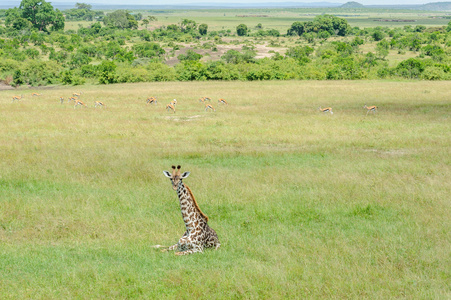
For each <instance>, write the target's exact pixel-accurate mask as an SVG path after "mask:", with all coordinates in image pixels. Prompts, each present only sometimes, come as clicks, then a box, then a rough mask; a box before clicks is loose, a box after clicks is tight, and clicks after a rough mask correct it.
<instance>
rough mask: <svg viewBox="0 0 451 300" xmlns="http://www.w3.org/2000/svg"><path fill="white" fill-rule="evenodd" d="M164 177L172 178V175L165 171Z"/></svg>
mask: <svg viewBox="0 0 451 300" xmlns="http://www.w3.org/2000/svg"><path fill="white" fill-rule="evenodd" d="M163 174H164V176H166V177H168V178H171V173H169V172H168V171H163Z"/></svg>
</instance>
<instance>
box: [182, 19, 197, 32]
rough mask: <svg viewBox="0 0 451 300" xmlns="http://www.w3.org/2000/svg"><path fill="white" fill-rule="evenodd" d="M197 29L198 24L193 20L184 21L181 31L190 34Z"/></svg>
mask: <svg viewBox="0 0 451 300" xmlns="http://www.w3.org/2000/svg"><path fill="white" fill-rule="evenodd" d="M196 28H197V24H196V22H195V21H193V20H188V19H183V21H182V23H181V24H180V29H181V30H182V32H189V31H191V30H195V29H196Z"/></svg>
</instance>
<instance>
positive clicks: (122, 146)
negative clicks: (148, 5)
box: [0, 81, 451, 299]
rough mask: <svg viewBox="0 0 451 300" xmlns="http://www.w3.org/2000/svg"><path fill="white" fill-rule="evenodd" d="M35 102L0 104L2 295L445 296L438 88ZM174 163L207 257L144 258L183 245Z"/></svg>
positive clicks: (445, 201)
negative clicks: (150, 101) (208, 102)
mask: <svg viewBox="0 0 451 300" xmlns="http://www.w3.org/2000/svg"><path fill="white" fill-rule="evenodd" d="M74 89H76V90H74ZM78 89H79V90H78ZM80 91H81V92H82V94H81V97H80V100H82V101H83V102H85V103H86V104H87V105H88V107H76V108H74V106H73V103H68V102H67V98H68V97H69V96H71V95H72V93H74V92H80ZM32 92H34V90H32V89H23V90H15V91H1V92H0V126H1V127H0V128H1V131H0V298H2V299H27V298H28V299H87V298H89V299H92V298H120V299H128V298H146V299H156V298H183V299H185V298H200V299H231V298H232V299H235V298H251V299H252V298H254V299H255V298H266V299H269V298H271V299H282V298H286V299H293V298H354V299H357V298H358V299H362V298H367V299H389V298H407V299H412V298H415V299H447V298H450V297H451V271H450V270H451V236H450V232H451V217H450V216H451V207H450V192H451V189H450V185H451V170H450V165H451V159H450V155H449V154H450V145H451V122H450V114H451V98H450V97H451V94H450V82H449V81H448V82H447V81H440V82H428V81H412V82H409V81H396V82H394V81H266V82H214V81H213V82H208V83H206V82H178V83H174V82H167V83H141V84H117V85H110V86H98V85H85V86H82V87H54V88H47V89H39V90H36V92H38V93H40V94H42V95H40V96H36V97H32V96H31V93H32ZM14 94H19V95H20V94H23V95H24V97H23V98H22V99H21V100H20V101H14V102H12V101H11V100H12V96H13V95H14ZM61 96H62V97H64V98H65V102H64V103H63V104H60V100H59V98H60V97H61ZM150 96H155V97H156V98H157V100H158V104H157V105H147V104H146V98H147V97H150ZM204 96H208V97H210V98H211V99H212V105H213V106H214V107H215V108H216V111H208V112H207V111H205V109H204V105H203V104H202V103H200V102H199V100H198V99H199V98H200V97H204ZM219 98H224V99H226V100H227V101H228V103H229V105H220V104H219V103H218V102H217V100H218V99H219ZM173 99H177V106H176V112H175V113H173V112H168V111H166V110H165V105H166V104H167V103H169V101H171V100H173ZM94 101H102V102H104V103H105V105H106V106H105V107H103V108H99V107H98V108H94ZM365 104H366V105H368V106H370V105H376V106H378V111H377V112H376V113H368V114H367V111H366V109H365V108H363V106H364V105H365ZM320 106H321V107H328V106H330V107H332V109H333V111H334V114H324V113H321V112H320V111H319V109H318V107H320ZM171 165H181V166H182V170H183V171H190V172H191V175H190V177H189V178H187V179H185V181H184V182H185V184H187V185H188V186H189V187H190V188H191V190H192V191H193V193H194V196H195V197H196V199H197V202H198V203H199V206H200V207H201V209H202V210H203V212H204V213H205V214H206V215H207V216H208V217H209V218H210V221H209V225H210V226H211V227H212V228H214V229H215V230H216V232H217V233H218V236H219V239H220V241H221V244H222V245H221V247H220V248H219V249H218V250H217V251H214V250H205V251H204V253H199V254H193V255H189V256H183V257H177V256H175V255H174V254H173V253H162V252H160V251H159V249H155V248H152V246H153V245H156V244H160V245H168V246H169V245H172V244H174V243H176V242H177V240H178V239H179V238H180V237H181V235H182V234H183V232H184V224H183V221H182V218H181V214H180V208H179V204H178V199H177V196H176V193H175V192H174V191H173V190H172V188H171V186H170V182H169V181H168V179H167V178H165V177H164V175H163V173H162V171H163V170H170V168H171Z"/></svg>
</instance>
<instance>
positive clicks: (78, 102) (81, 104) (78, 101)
mask: <svg viewBox="0 0 451 300" xmlns="http://www.w3.org/2000/svg"><path fill="white" fill-rule="evenodd" d="M77 105H80V106H84V107H88V106H87V105H86V104H84V103H83V102H82V101H80V100H75V105H74V109H75V107H77Z"/></svg>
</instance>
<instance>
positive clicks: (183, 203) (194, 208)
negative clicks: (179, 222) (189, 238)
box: [177, 182, 208, 231]
mask: <svg viewBox="0 0 451 300" xmlns="http://www.w3.org/2000/svg"><path fill="white" fill-rule="evenodd" d="M177 195H178V197H179V201H180V210H181V212H182V217H183V221H184V222H185V226H186V229H187V230H188V231H192V230H196V229H197V228H198V227H199V226H200V225H202V224H204V223H207V221H208V217H207V216H206V215H204V213H203V212H202V211H201V210H200V208H199V206H198V205H197V202H196V200H195V199H194V196H193V194H192V193H191V190H190V189H189V187H188V186H185V185H184V184H183V182H180V184H179V185H178V187H177Z"/></svg>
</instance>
